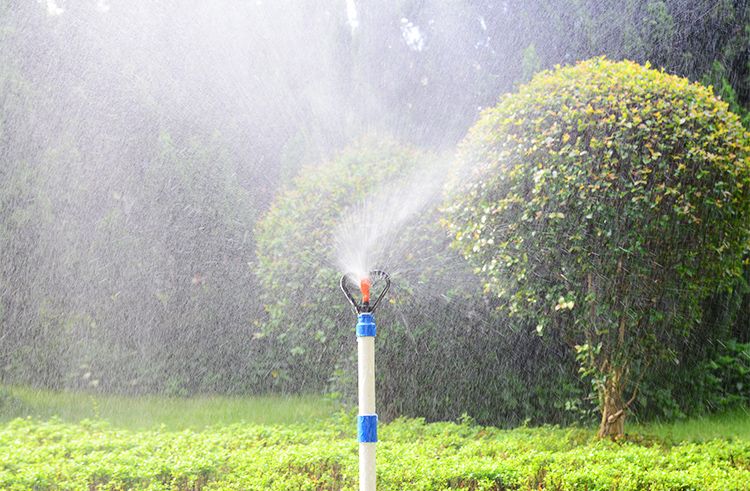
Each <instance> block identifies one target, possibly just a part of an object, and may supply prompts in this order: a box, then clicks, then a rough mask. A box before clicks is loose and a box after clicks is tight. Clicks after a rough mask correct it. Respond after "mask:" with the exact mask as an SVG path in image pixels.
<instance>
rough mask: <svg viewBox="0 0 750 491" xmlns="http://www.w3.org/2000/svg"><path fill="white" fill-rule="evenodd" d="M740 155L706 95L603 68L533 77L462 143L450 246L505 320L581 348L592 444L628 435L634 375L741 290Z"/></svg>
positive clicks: (619, 66) (720, 106)
mask: <svg viewBox="0 0 750 491" xmlns="http://www.w3.org/2000/svg"><path fill="white" fill-rule="evenodd" d="M748 141H749V139H748V134H747V132H746V131H745V130H744V129H743V127H742V126H741V124H740V122H739V120H738V118H737V116H736V115H734V114H732V113H731V112H729V111H728V109H727V105H726V103H724V102H722V101H720V100H718V99H717V98H716V97H715V96H714V95H713V93H712V92H711V90H710V89H708V88H706V87H703V86H701V85H699V84H697V83H690V82H689V81H688V80H686V79H684V78H679V77H676V76H672V75H668V74H666V73H663V72H659V71H656V70H652V69H650V68H648V67H643V66H640V65H637V64H635V63H632V62H619V63H614V62H611V61H608V60H606V59H603V58H597V59H592V60H589V61H585V62H582V63H579V64H577V65H576V66H570V67H564V68H558V69H556V70H554V71H546V72H543V73H540V74H538V75H537V76H535V77H534V79H533V80H532V81H531V82H530V83H529V84H527V85H525V86H522V87H521V88H520V90H519V92H518V93H517V94H511V95H508V96H506V97H503V98H502V100H501V101H500V103H499V104H498V105H497V106H496V107H494V108H492V109H489V110H487V111H485V113H484V114H483V116H482V118H481V120H480V121H479V122H478V123H477V124H476V125H475V126H474V127H473V128H472V130H471V131H470V132H469V134H468V136H467V138H466V139H465V141H464V142H463V144H462V146H461V152H460V158H459V161H460V164H461V170H462V171H464V172H465V174H464V175H463V176H462V180H461V181H460V182H457V184H456V189H455V190H454V191H455V194H454V195H453V198H452V201H451V203H450V205H449V207H448V208H447V221H448V223H449V227H450V230H451V232H452V234H453V237H454V239H455V240H454V244H455V246H456V247H457V248H458V249H460V250H461V251H462V252H463V254H464V256H465V257H467V258H468V259H469V260H470V261H471V262H472V264H473V265H474V266H475V267H476V268H477V271H478V272H479V273H480V274H481V276H482V278H483V280H484V286H485V289H486V291H487V292H488V293H489V294H491V295H492V296H493V297H496V298H498V299H499V300H500V302H501V308H502V309H503V310H504V311H505V312H507V313H508V314H509V315H510V316H511V317H513V318H516V319H518V320H519V321H521V322H525V323H527V322H533V324H534V325H536V330H537V331H538V332H539V334H541V335H547V334H548V333H550V332H558V333H560V336H561V337H562V338H563V339H564V340H565V341H566V342H567V343H568V344H569V345H570V346H575V349H576V355H577V357H578V360H579V362H580V364H581V371H582V374H583V375H584V376H586V377H588V378H589V379H590V380H591V381H592V384H593V387H594V388H595V390H596V392H597V394H598V398H599V405H600V408H601V411H602V424H601V427H600V434H602V435H604V434H621V433H622V431H623V426H622V424H623V420H624V415H625V412H626V409H627V408H628V406H629V403H630V402H631V401H632V400H633V399H632V397H631V394H633V397H634V396H635V392H636V391H637V386H638V383H639V380H640V377H641V374H644V373H646V372H647V371H648V369H649V366H650V365H652V364H654V363H655V362H657V361H658V360H659V359H661V358H672V359H674V346H675V344H676V343H678V342H679V340H681V339H683V340H684V339H685V337H686V336H687V335H688V334H689V333H690V332H691V330H692V329H693V327H694V326H695V325H696V324H697V323H698V322H700V320H701V314H702V306H703V304H704V302H705V301H706V299H707V298H708V297H709V296H710V295H712V294H713V293H714V292H716V291H717V290H722V289H729V288H732V286H733V285H735V284H736V283H737V281H738V278H739V276H740V275H741V271H742V261H741V259H742V253H743V252H744V250H745V245H746V244H747V240H748V223H750V157H749V154H750V146H749V145H748ZM626 391H627V392H626ZM629 397H631V399H630V401H628V398H629Z"/></svg>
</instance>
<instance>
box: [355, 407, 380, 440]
mask: <svg viewBox="0 0 750 491" xmlns="http://www.w3.org/2000/svg"><path fill="white" fill-rule="evenodd" d="M357 439H358V440H359V443H376V442H377V441H378V415H377V414H363V415H360V416H357Z"/></svg>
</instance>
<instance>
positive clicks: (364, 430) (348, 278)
mask: <svg viewBox="0 0 750 491" xmlns="http://www.w3.org/2000/svg"><path fill="white" fill-rule="evenodd" d="M354 278H356V276H355V275H351V274H349V275H344V276H342V277H341V283H340V285H341V290H342V291H343V292H344V295H346V298H347V299H348V300H349V303H351V304H352V308H353V310H354V313H355V314H357V328H356V330H357V375H358V387H359V390H358V392H359V412H358V416H357V439H358V441H359V491H375V444H376V443H377V441H378V415H377V414H376V413H375V331H376V328H375V317H374V316H373V313H374V311H375V308H376V307H377V306H378V305H379V304H380V301H381V300H383V297H384V296H385V294H386V292H387V291H388V289H389V288H390V287H391V279H390V277H389V276H388V275H387V274H386V273H384V272H383V271H370V272H369V273H368V274H367V275H365V276H363V277H361V278H359V285H356V284H354V285H353V283H354V281H353V279H354ZM353 286H354V287H356V286H358V287H359V291H360V293H361V294H362V301H361V302H357V300H356V298H355V297H354V295H353V294H352V290H353V288H352V287H353ZM378 289H380V293H379V294H378V296H377V298H376V299H375V301H374V302H373V303H372V304H371V303H370V294H371V292H374V291H377V290H378Z"/></svg>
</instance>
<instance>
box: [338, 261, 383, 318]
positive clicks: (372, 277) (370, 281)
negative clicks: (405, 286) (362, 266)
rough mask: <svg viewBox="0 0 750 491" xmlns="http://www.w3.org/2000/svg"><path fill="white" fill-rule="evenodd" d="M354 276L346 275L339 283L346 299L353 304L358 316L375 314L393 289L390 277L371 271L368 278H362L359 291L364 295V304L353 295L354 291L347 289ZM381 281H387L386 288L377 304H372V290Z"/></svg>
mask: <svg viewBox="0 0 750 491" xmlns="http://www.w3.org/2000/svg"><path fill="white" fill-rule="evenodd" d="M353 276H354V275H347V274H345V275H344V276H342V277H341V281H340V282H339V286H340V287H341V291H343V292H344V295H346V299H347V300H349V303H350V304H352V308H353V309H354V312H355V313H356V314H362V313H365V312H373V311H374V310H375V308H376V307H377V306H378V305H379V304H380V301H381V300H383V297H384V296H385V294H386V293H387V292H388V289H389V288H390V287H391V278H390V276H388V273H386V272H384V271H378V270H375V271H370V272H369V273H367V276H366V277H365V278H362V280H360V284H359V289H360V292H361V293H362V302H357V300H356V299H355V297H354V294H352V290H351V289H350V288H347V284H351V283H352V282H351V281H350V280H349V278H351V277H353ZM379 280H385V286H384V287H383V289H382V290H381V292H380V294H379V295H378V296H377V298H376V299H375V302H373V303H372V304H370V289H371V287H372V286H373V285H374V284H377V283H379Z"/></svg>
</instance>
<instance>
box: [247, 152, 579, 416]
mask: <svg viewBox="0 0 750 491" xmlns="http://www.w3.org/2000/svg"><path fill="white" fill-rule="evenodd" d="M434 160H435V157H434V156H430V155H428V154H425V153H423V152H420V151H417V150H414V149H410V148H405V147H402V146H399V145H398V144H396V143H394V142H392V141H382V140H372V139H370V140H364V141H362V142H360V143H359V144H357V145H355V146H353V147H351V148H349V149H347V150H345V151H344V152H342V153H341V154H340V155H339V156H338V157H336V158H335V159H333V160H332V161H329V162H325V163H323V164H321V165H319V166H315V167H306V168H304V169H303V171H302V173H301V174H300V175H299V177H298V178H297V179H295V180H294V182H293V184H292V186H290V187H289V188H288V189H287V190H286V191H285V192H283V193H281V194H280V195H279V196H278V197H277V199H276V200H275V201H274V203H273V205H272V206H271V209H270V210H269V212H268V214H267V215H266V216H265V217H264V218H263V220H262V221H261V222H260V224H259V225H258V233H257V244H258V257H259V262H260V265H261V268H260V271H259V276H260V281H261V284H262V285H263V287H264V292H263V296H264V300H265V302H266V307H267V312H268V318H267V322H266V324H265V325H263V326H262V330H261V331H259V332H258V333H257V336H260V337H264V338H265V339H268V340H269V345H270V346H271V347H272V350H273V353H274V354H273V356H271V357H270V359H271V360H272V364H271V366H269V367H268V370H267V372H268V373H269V374H270V376H269V377H270V378H273V383H274V385H275V386H276V388H277V389H281V390H288V391H300V390H322V389H326V388H327V389H329V390H332V391H334V392H336V393H338V394H342V395H344V397H346V398H347V399H351V397H353V396H354V395H355V394H356V348H355V344H354V343H355V337H354V323H355V317H354V316H353V314H352V312H351V310H350V309H349V306H348V304H347V303H346V300H345V299H344V296H343V295H342V294H341V292H340V291H339V290H338V288H337V286H338V280H339V277H340V275H341V273H342V272H341V271H340V267H339V266H338V265H337V264H336V258H335V257H332V254H331V250H332V249H334V248H335V244H336V233H335V232H336V230H337V227H338V226H339V223H340V222H341V221H342V219H343V218H344V217H345V216H346V215H347V214H348V213H349V212H350V211H351V210H352V209H356V208H355V206H356V205H358V202H359V200H360V199H377V194H378V193H379V192H381V191H383V192H389V191H388V190H389V185H391V186H396V185H400V184H401V183H402V182H403V181H408V180H409V179H408V176H410V175H413V174H414V173H415V172H416V171H417V170H419V169H423V170H425V172H426V174H427V175H429V174H431V173H432V172H434V170H430V169H431V168H430V167H428V166H434V165H435V164H434ZM394 183H396V184H394ZM390 189H391V190H392V188H390ZM391 192H392V191H391ZM438 194H439V193H438ZM395 198H396V206H401V204H402V203H403V205H404V206H409V201H408V199H405V198H404V197H402V196H396V197H395ZM369 211H370V212H371V213H372V214H373V215H377V212H378V210H369ZM367 218H373V219H375V220H378V219H381V217H378V216H372V217H367ZM383 240H387V244H388V247H389V250H388V253H387V254H386V255H384V257H383V258H381V259H382V262H378V263H376V265H375V266H376V267H378V268H383V269H386V270H388V271H389V272H390V273H392V276H393V287H392V290H391V292H389V294H388V297H387V303H386V304H384V305H383V306H382V307H381V308H380V309H379V311H378V312H377V317H378V326H379V329H378V339H377V342H376V350H377V353H376V358H377V364H378V370H377V381H376V383H377V391H378V412H379V413H380V415H381V416H383V417H385V418H386V419H387V418H389V417H392V416H395V415H419V416H423V417H427V418H429V419H446V418H449V419H454V418H458V417H459V416H460V415H461V414H463V413H469V414H471V415H472V416H474V417H475V418H477V420H479V421H481V422H485V423H488V422H491V423H494V424H500V425H513V424H520V423H522V422H524V421H526V420H531V421H533V422H545V421H561V420H566V418H571V417H574V416H575V415H574V414H571V413H569V412H566V411H565V404H566V402H567V401H569V400H571V399H575V398H577V397H579V396H580V394H579V390H580V388H579V387H578V386H577V385H576V383H575V374H574V370H572V369H571V368H572V367H573V364H572V357H571V356H570V355H569V354H568V353H567V352H564V351H561V350H560V349H559V346H558V345H554V344H546V343H544V342H543V340H540V339H539V337H538V336H536V335H533V334H530V333H529V332H527V331H518V332H512V331H507V332H505V333H504V334H503V335H501V336H498V335H496V333H497V331H498V330H499V329H500V325H501V324H502V322H504V321H503V320H502V319H501V318H498V317H496V316H494V315H493V314H492V311H493V306H492V305H491V303H490V302H487V301H486V300H484V299H483V298H482V295H481V291H480V290H479V288H480V282H479V281H478V280H477V278H476V277H474V275H473V274H472V273H471V271H470V270H469V268H468V266H467V265H466V263H465V261H464V260H463V258H461V257H460V255H458V254H457V253H455V252H453V251H451V250H450V249H449V247H448V245H449V242H450V241H449V239H448V238H447V237H446V236H445V234H444V232H443V230H442V229H441V227H440V226H439V224H438V217H437V211H436V209H435V206H434V205H431V204H430V203H427V204H426V205H425V207H424V209H422V210H420V211H419V212H418V213H415V215H414V217H413V218H412V219H410V220H407V221H406V222H405V223H403V226H401V227H399V228H398V230H397V233H396V234H394V236H393V237H388V238H385V239H383Z"/></svg>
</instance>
